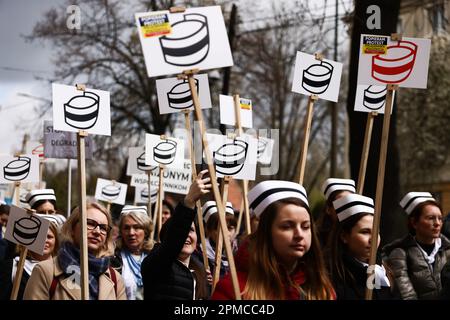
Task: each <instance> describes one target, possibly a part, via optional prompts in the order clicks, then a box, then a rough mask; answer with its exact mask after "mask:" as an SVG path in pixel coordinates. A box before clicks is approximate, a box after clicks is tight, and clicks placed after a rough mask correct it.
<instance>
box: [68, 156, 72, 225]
mask: <svg viewBox="0 0 450 320" xmlns="http://www.w3.org/2000/svg"><path fill="white" fill-rule="evenodd" d="M71 195H72V162H71V161H70V159H67V217H69V216H70V210H71Z"/></svg>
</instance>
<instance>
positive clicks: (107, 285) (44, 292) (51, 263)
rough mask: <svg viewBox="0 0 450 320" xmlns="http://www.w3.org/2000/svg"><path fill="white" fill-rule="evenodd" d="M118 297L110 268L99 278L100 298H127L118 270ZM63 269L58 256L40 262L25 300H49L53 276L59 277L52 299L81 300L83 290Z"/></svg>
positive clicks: (26, 291)
mask: <svg viewBox="0 0 450 320" xmlns="http://www.w3.org/2000/svg"><path fill="white" fill-rule="evenodd" d="M114 272H115V273H116V279H117V297H116V293H115V290H114V282H113V281H112V280H111V278H110V271H109V269H108V270H106V272H105V273H104V274H102V275H101V276H100V278H99V281H98V283H99V293H98V300H126V299H127V295H126V293H125V286H124V283H123V280H122V276H121V275H120V274H119V273H118V272H117V271H114ZM62 274H63V271H62V270H61V268H60V267H59V263H58V258H56V257H55V258H53V259H49V260H46V261H42V262H40V263H39V264H38V265H36V267H35V268H34V269H33V272H32V273H31V277H30V279H29V280H28V283H27V286H26V288H25V293H24V295H23V299H24V300H49V291H50V285H51V283H52V281H53V278H58V284H57V285H56V289H55V293H54V295H53V298H52V300H81V290H80V287H79V285H78V284H76V283H75V282H74V281H73V277H71V276H69V277H64V276H61V275H62Z"/></svg>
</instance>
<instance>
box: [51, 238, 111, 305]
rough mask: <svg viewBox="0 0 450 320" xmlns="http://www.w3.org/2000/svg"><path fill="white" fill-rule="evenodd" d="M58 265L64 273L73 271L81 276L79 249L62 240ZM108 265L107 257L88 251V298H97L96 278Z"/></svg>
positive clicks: (68, 273) (69, 274)
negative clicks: (100, 256)
mask: <svg viewBox="0 0 450 320" xmlns="http://www.w3.org/2000/svg"><path fill="white" fill-rule="evenodd" d="M58 261H59V266H60V267H61V269H62V270H63V271H64V274H66V275H67V276H71V275H72V274H74V273H77V274H78V275H79V277H78V279H80V278H81V271H80V249H79V248H77V247H76V246H74V245H73V244H71V243H70V242H64V243H62V244H61V248H60V249H59V252H58ZM108 267H109V258H108V257H103V258H96V257H95V256H93V255H92V254H89V253H88V268H89V299H90V300H97V299H98V290H99V287H98V279H99V277H100V275H102V274H103V273H105V272H106V270H108Z"/></svg>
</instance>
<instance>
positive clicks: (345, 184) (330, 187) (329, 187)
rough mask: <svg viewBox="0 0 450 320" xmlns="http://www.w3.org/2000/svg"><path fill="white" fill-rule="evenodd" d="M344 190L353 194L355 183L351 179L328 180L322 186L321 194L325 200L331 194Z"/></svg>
mask: <svg viewBox="0 0 450 320" xmlns="http://www.w3.org/2000/svg"><path fill="white" fill-rule="evenodd" d="M345 190H347V191H350V192H351V193H355V192H356V188H355V181H354V180H352V179H337V178H329V179H327V180H325V182H324V183H323V185H322V192H323V194H324V195H325V198H327V200H328V198H329V197H330V195H331V194H332V193H333V192H335V191H345Z"/></svg>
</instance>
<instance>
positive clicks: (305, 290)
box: [243, 198, 334, 300]
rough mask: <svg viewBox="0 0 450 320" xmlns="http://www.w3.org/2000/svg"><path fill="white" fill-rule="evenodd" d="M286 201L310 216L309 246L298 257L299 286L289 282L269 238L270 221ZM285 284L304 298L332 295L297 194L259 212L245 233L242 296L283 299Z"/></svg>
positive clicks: (330, 297)
mask: <svg viewBox="0 0 450 320" xmlns="http://www.w3.org/2000/svg"><path fill="white" fill-rule="evenodd" d="M287 204H293V205H296V206H299V207H302V208H305V209H306V210H307V211H308V214H309V217H310V219H311V247H310V249H309V250H308V252H306V253H305V255H304V256H303V257H302V258H300V259H299V263H300V265H301V266H302V270H303V271H304V272H305V276H306V279H307V280H306V282H305V284H304V285H302V287H301V288H300V287H299V286H298V285H296V284H295V283H293V282H292V280H291V279H290V277H289V275H288V274H287V273H286V271H284V270H283V269H282V268H281V267H280V264H279V261H278V260H277V258H276V255H275V252H274V248H273V242H272V241H273V239H272V225H273V223H274V221H275V218H276V216H277V214H278V213H279V212H280V211H281V209H282V207H284V206H285V205H287ZM286 286H291V287H295V288H297V289H298V291H299V293H300V294H301V295H303V296H305V299H307V300H315V299H333V298H334V290H333V287H332V285H331V281H330V280H329V278H328V275H327V272H326V270H325V264H324V261H323V257H322V252H321V249H320V245H319V241H318V239H317V236H316V231H315V226H314V222H313V221H312V218H311V212H310V211H309V208H308V206H306V204H305V203H304V202H303V201H301V200H299V199H297V198H287V199H282V200H278V201H276V202H274V203H272V204H271V205H269V206H268V207H267V208H266V209H265V210H264V211H263V212H262V214H261V216H260V220H259V225H258V229H257V230H256V232H255V233H253V234H252V235H250V236H249V272H248V279H247V283H246V285H245V289H244V292H243V296H244V298H246V299H251V300H263V299H285V287H286Z"/></svg>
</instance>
